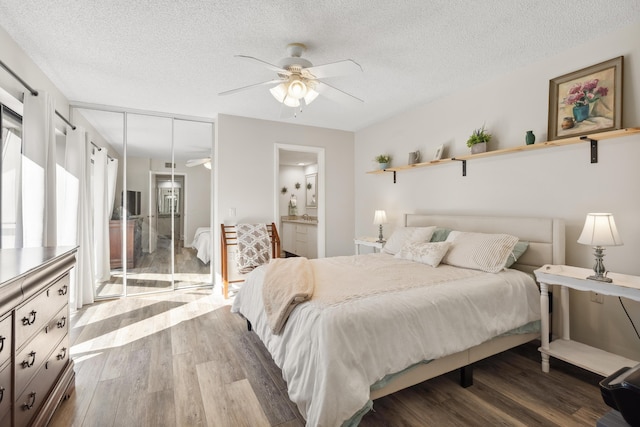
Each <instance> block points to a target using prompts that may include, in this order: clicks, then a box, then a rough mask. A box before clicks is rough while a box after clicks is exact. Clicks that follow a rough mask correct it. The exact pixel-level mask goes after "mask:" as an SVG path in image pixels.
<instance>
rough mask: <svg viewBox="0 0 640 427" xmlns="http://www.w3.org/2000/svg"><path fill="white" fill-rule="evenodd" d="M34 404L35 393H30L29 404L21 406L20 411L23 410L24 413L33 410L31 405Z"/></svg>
mask: <svg viewBox="0 0 640 427" xmlns="http://www.w3.org/2000/svg"><path fill="white" fill-rule="evenodd" d="M35 404H36V392H35V391H32V392H31V393H29V402H28V403H24V404H22V409H24V410H25V411H28V410H29V409H31V408H33V405H35Z"/></svg>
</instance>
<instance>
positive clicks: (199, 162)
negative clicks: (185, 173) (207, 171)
mask: <svg viewBox="0 0 640 427" xmlns="http://www.w3.org/2000/svg"><path fill="white" fill-rule="evenodd" d="M210 161H211V158H210V157H206V158H203V159H191V160H187V163H186V166H187V167H188V168H192V167H194V166H199V165H203V164H205V163H207V162H210Z"/></svg>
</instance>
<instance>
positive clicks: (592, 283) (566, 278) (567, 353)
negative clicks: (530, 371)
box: [534, 265, 640, 377]
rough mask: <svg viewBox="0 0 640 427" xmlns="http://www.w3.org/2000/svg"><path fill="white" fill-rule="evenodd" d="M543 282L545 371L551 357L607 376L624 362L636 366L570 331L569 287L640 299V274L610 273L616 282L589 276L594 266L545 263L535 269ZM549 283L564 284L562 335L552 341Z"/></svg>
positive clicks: (542, 324) (541, 351)
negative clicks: (583, 341)
mask: <svg viewBox="0 0 640 427" xmlns="http://www.w3.org/2000/svg"><path fill="white" fill-rule="evenodd" d="M534 273H535V275H536V279H537V280H538V282H539V283H540V311H541V314H542V320H541V331H540V334H541V336H540V341H541V343H542V345H541V347H540V348H539V350H540V353H542V371H543V372H549V357H550V356H553V357H555V358H557V359H560V360H564V361H565V362H568V363H571V364H573V365H576V366H579V367H581V368H583V369H587V370H589V371H591V372H595V373H597V374H600V375H602V376H604V377H607V376H609V375H611V374H612V373H614V372H615V371H617V370H618V369H620V368H622V367H624V366H630V367H631V366H635V365H637V364H638V362H636V361H634V360H631V359H627V358H624V357H621V356H618V355H615V354H612V353H609V352H606V351H604V350H600V349H598V348H594V347H591V346H588V345H585V344H582V343H579V342H577V341H572V340H571V338H570V335H569V288H571V289H577V290H579V291H592V292H597V293H599V294H602V295H612V296H620V297H624V298H629V299H632V300H634V301H640V277H637V276H627V275H625V274H616V273H610V274H608V277H609V278H611V279H613V282H611V283H607V282H599V281H597V280H589V279H587V276H590V275H592V274H593V270H590V269H587V268H579V267H570V266H567V265H545V266H543V267H541V268H539V269H537V270H536V271H534ZM549 285H560V286H561V288H560V305H561V310H562V337H560V338H558V339H555V340H553V341H551V342H550V341H549Z"/></svg>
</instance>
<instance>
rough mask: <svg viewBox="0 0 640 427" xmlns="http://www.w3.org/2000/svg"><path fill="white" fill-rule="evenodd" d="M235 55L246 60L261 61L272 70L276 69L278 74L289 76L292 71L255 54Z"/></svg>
mask: <svg viewBox="0 0 640 427" xmlns="http://www.w3.org/2000/svg"><path fill="white" fill-rule="evenodd" d="M235 56H236V58H240V59H244V60H246V61H251V62H259V63H260V64H262V65H263V66H265V67H267V68H268V69H270V70H272V71H275V72H276V73H278V74H286V75H287V76H289V75H291V72H289V71H287V70H285V69H284V68H282V67H278V66H277V65H273V64H271V63H270V62H267V61H263V60H262V59H258V58H254V57H253V56H247V55H235Z"/></svg>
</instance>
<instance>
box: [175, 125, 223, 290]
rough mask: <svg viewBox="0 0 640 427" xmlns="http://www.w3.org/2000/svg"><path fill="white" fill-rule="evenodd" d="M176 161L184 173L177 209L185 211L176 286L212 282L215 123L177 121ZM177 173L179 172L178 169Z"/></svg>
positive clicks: (181, 286) (177, 167)
mask: <svg viewBox="0 0 640 427" xmlns="http://www.w3.org/2000/svg"><path fill="white" fill-rule="evenodd" d="M174 148H175V152H174V161H175V165H176V171H179V173H180V174H182V175H183V176H184V182H183V185H182V187H181V188H180V189H179V191H180V197H179V198H177V199H176V200H177V202H178V203H180V205H179V206H178V211H179V212H183V213H184V215H183V216H184V221H183V222H182V225H181V229H180V244H179V246H178V247H176V256H175V259H174V276H175V277H174V278H175V286H176V288H183V287H188V286H194V285H197V284H201V283H211V284H213V282H212V279H211V277H212V276H211V271H212V267H211V266H212V262H211V260H213V258H214V254H213V234H212V233H211V225H210V223H211V159H212V150H213V124H212V123H204V122H195V121H188V120H175V121H174ZM176 173H178V172H176Z"/></svg>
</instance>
